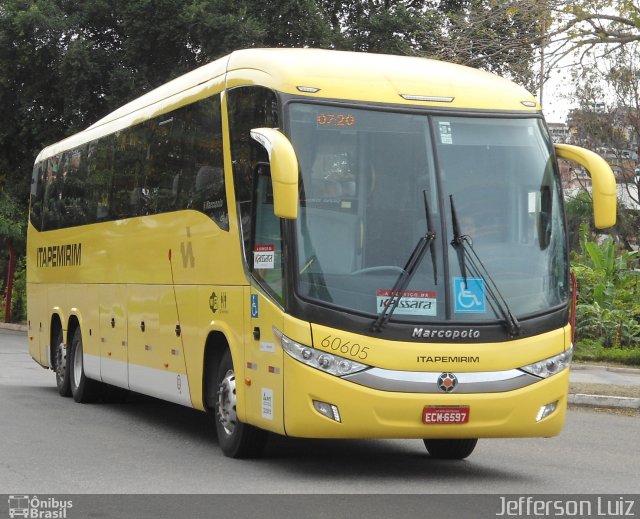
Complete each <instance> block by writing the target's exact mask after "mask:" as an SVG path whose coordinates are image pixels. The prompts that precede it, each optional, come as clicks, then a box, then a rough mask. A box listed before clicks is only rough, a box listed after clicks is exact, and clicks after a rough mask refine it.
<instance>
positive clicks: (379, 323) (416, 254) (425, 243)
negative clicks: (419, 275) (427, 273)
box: [371, 190, 438, 332]
mask: <svg viewBox="0 0 640 519" xmlns="http://www.w3.org/2000/svg"><path fill="white" fill-rule="evenodd" d="M422 194H423V196H424V211H425V213H426V217H427V232H426V233H425V235H424V236H422V237H421V238H420V240H418V243H417V244H416V246H415V248H414V249H413V252H412V253H411V256H409V259H408V260H407V263H406V264H405V266H404V269H402V272H401V273H400V275H399V276H398V279H397V280H396V282H395V284H394V285H393V288H392V289H391V297H390V298H389V302H388V303H387V305H386V306H385V307H384V309H383V310H382V312H381V313H380V315H379V316H378V317H377V319H376V320H375V321H374V322H373V324H372V325H371V331H373V332H380V331H382V329H383V328H384V327H385V326H386V325H387V323H388V322H389V319H391V316H392V315H393V312H395V310H396V308H397V307H398V304H399V303H400V299H401V298H402V296H403V295H404V291H405V290H406V289H407V287H408V286H409V283H410V282H411V278H413V275H414V274H415V273H416V271H417V270H418V267H419V266H420V264H421V263H422V258H424V255H425V253H426V252H427V248H429V247H430V248H431V261H432V263H433V280H434V283H435V284H436V285H437V284H438V274H437V270H436V251H435V238H436V233H435V231H434V230H433V222H432V220H431V211H429V199H428V196H427V192H426V190H425V191H423V192H422Z"/></svg>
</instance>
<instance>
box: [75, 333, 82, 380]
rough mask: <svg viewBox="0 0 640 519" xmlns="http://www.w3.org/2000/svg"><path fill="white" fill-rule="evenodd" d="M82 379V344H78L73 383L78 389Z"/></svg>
mask: <svg viewBox="0 0 640 519" xmlns="http://www.w3.org/2000/svg"><path fill="white" fill-rule="evenodd" d="M81 379H82V343H81V342H78V344H76V347H75V351H74V352H73V383H74V385H75V386H76V387H78V384H79V383H80V380H81Z"/></svg>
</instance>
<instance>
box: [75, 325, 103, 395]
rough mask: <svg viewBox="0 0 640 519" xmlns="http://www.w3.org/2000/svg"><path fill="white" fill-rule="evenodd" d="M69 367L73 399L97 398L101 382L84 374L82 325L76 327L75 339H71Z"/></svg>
mask: <svg viewBox="0 0 640 519" xmlns="http://www.w3.org/2000/svg"><path fill="white" fill-rule="evenodd" d="M69 367H70V370H71V377H70V382H71V394H72V395H73V399H74V400H75V401H76V402H80V403H84V402H90V401H92V400H95V399H96V397H97V396H98V393H99V391H100V385H101V383H100V382H98V381H96V380H91V379H88V378H87V377H86V376H85V374H84V356H83V351H82V333H81V332H80V327H78V328H76V331H75V332H74V333H73V339H72V340H71V351H70V354H69Z"/></svg>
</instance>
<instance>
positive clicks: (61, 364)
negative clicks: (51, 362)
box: [56, 342, 67, 380]
mask: <svg viewBox="0 0 640 519" xmlns="http://www.w3.org/2000/svg"><path fill="white" fill-rule="evenodd" d="M66 370H67V348H66V347H65V345H64V342H60V344H58V347H57V348H56V377H57V378H58V380H62V379H63V378H64V374H65V371H66Z"/></svg>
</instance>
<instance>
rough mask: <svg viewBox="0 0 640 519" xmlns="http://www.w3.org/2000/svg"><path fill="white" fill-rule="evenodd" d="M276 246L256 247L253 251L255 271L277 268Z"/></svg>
mask: <svg viewBox="0 0 640 519" xmlns="http://www.w3.org/2000/svg"><path fill="white" fill-rule="evenodd" d="M275 259H276V246H275V245H273V244H266V245H256V246H255V247H254V249H253V268H254V269H273V268H275Z"/></svg>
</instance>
